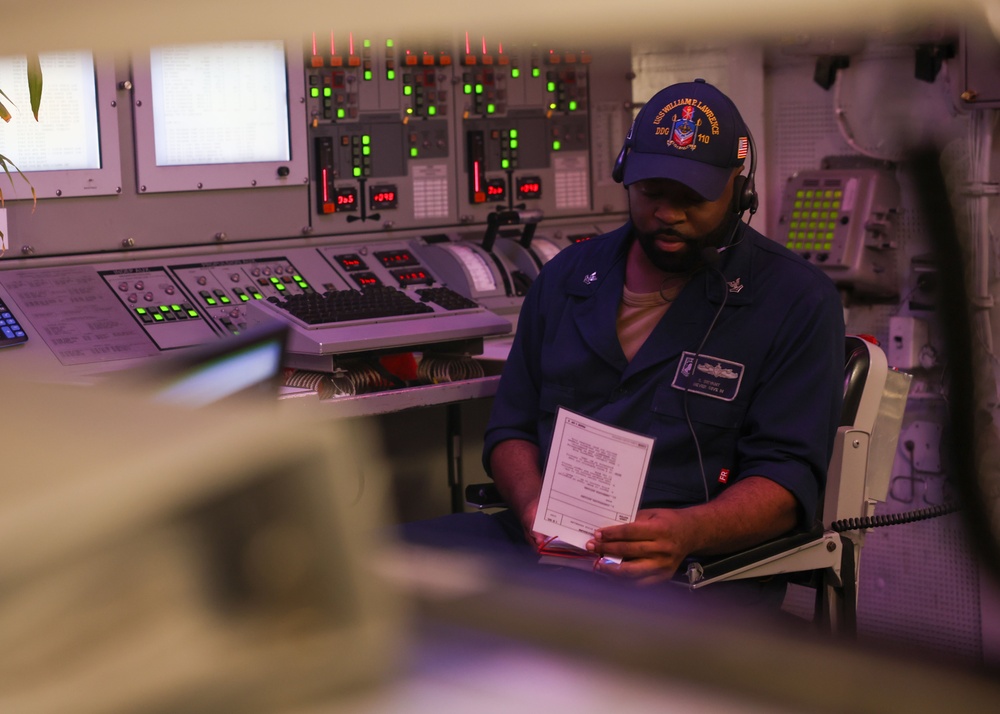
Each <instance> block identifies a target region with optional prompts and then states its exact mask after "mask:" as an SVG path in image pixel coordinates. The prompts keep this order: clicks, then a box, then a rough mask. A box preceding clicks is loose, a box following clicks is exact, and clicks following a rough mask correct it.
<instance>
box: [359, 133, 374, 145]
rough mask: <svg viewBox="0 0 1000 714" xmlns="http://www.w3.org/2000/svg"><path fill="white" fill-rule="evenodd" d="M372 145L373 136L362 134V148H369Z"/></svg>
mask: <svg viewBox="0 0 1000 714" xmlns="http://www.w3.org/2000/svg"><path fill="white" fill-rule="evenodd" d="M371 143H372V137H371V134H362V135H361V145H362V146H368V145H369V144H371Z"/></svg>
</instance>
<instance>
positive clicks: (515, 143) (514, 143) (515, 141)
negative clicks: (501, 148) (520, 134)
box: [510, 139, 517, 149]
mask: <svg viewBox="0 0 1000 714" xmlns="http://www.w3.org/2000/svg"><path fill="white" fill-rule="evenodd" d="M510 148H511V149H516V148H517V139H511V140H510Z"/></svg>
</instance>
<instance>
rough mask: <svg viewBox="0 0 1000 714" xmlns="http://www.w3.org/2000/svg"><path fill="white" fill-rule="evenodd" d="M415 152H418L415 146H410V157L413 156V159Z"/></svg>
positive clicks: (415, 156) (415, 155)
mask: <svg viewBox="0 0 1000 714" xmlns="http://www.w3.org/2000/svg"><path fill="white" fill-rule="evenodd" d="M417 153H418V151H417V147H415V146H413V147H410V158H413V159H415V158H417Z"/></svg>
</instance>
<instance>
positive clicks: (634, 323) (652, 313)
mask: <svg viewBox="0 0 1000 714" xmlns="http://www.w3.org/2000/svg"><path fill="white" fill-rule="evenodd" d="M683 287H684V285H683V284H681V285H677V286H674V287H672V288H670V289H669V290H667V289H665V290H657V291H656V292H652V293H634V292H632V291H631V290H629V289H628V288H627V287H626V288H625V289H624V290H623V291H622V301H621V303H619V305H618V323H617V326H618V341H619V342H620V343H621V346H622V351H623V352H625V358H626V359H627V360H628V361H629V362H631V361H632V358H633V357H635V353H636V352H638V351H639V348H640V347H642V343H643V342H645V341H646V338H647V337H649V333H651V332H652V331H653V328H654V327H656V323H658V322H659V321H660V318H662V317H663V315H664V313H666V311H667V308H669V307H670V303H672V302H673V301H674V299H675V298H676V297H677V296H678V295H679V294H680V292H681V290H682V289H683Z"/></svg>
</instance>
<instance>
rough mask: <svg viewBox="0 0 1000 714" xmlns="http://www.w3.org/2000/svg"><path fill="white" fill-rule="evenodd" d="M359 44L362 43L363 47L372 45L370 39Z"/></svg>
mask: <svg viewBox="0 0 1000 714" xmlns="http://www.w3.org/2000/svg"><path fill="white" fill-rule="evenodd" d="M361 44H363V45H364V46H365V47H371V46H372V41H371V40H364V41H363V42H362V43H361Z"/></svg>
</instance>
